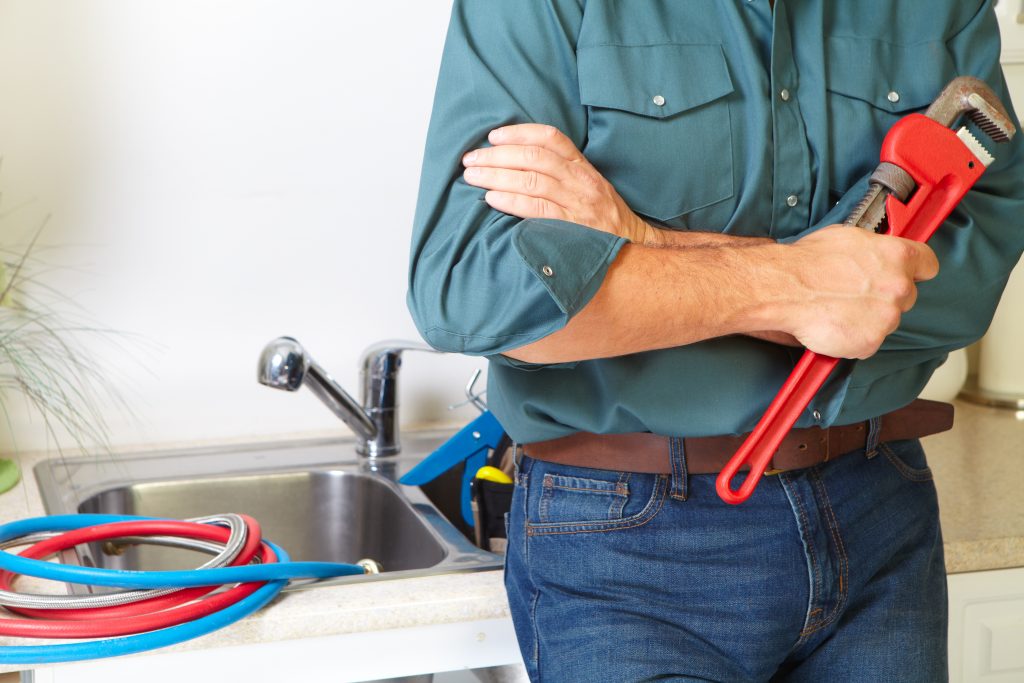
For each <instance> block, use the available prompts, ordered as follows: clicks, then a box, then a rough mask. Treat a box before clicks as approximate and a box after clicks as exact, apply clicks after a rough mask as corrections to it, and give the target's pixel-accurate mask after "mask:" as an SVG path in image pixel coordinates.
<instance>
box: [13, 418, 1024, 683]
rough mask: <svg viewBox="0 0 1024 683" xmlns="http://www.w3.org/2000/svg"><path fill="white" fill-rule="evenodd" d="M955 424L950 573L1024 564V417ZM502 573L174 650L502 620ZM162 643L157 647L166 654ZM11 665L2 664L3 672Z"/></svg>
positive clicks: (285, 601)
mask: <svg viewBox="0 0 1024 683" xmlns="http://www.w3.org/2000/svg"><path fill="white" fill-rule="evenodd" d="M956 410H957V416H956V426H955V427H954V429H953V430H952V431H950V432H947V433H944V434H938V435H935V436H931V437H928V438H926V439H925V440H924V445H925V448H926V451H927V453H928V457H929V462H930V465H931V467H932V470H933V471H934V473H935V479H936V484H937V487H938V491H939V502H940V507H941V515H942V526H943V533H944V538H945V550H946V565H947V569H948V571H949V572H950V573H958V572H971V571H983V570H988V569H1000V568H1007V567H1021V566H1024V504H1022V503H1021V502H1020V501H1019V495H1020V492H1021V491H1024V467H1022V466H1021V465H1022V462H1021V461H1022V460H1024V415H1021V416H1020V419H1018V417H1017V415H1016V414H1015V413H1014V412H1013V411H1007V410H999V409H995V408H987V407H982V406H976V405H972V404H969V403H965V402H962V401H958V402H957V404H956ZM46 457H52V454H47V453H35V454H22V455H21V456H19V461H20V464H21V467H22V473H23V474H22V476H23V478H22V481H21V482H20V483H19V484H18V486H17V487H16V488H14V489H12V490H11V491H9V492H7V493H5V494H3V495H0V521H4V522H6V521H11V520H15V519H20V518H24V517H32V516H38V515H42V514H44V511H43V505H42V501H41V498H40V495H39V492H38V489H37V487H36V482H35V478H34V476H33V470H32V468H33V466H34V465H35V464H36V463H37V462H39V461H40V460H42V459H44V458H46ZM508 614H509V613H508V603H507V601H506V598H505V592H504V586H503V583H502V573H501V572H500V571H483V572H475V573H460V574H448V575H441V576H433V577H419V578H409V579H396V580H389V581H377V582H370V583H364V584H347V585H340V586H327V587H321V588H316V589H312V590H305V591H295V592H290V593H287V594H284V595H283V596H281V597H279V598H278V599H277V600H276V601H275V602H274V603H272V604H271V605H270V606H268V607H267V608H266V609H264V610H262V611H261V612H259V613H258V614H256V615H254V616H252V617H249V618H248V619H245V620H244V621H242V622H240V623H236V624H234V625H232V626H230V627H228V628H225V629H222V630H220V631H217V632H216V633H213V634H210V635H208V636H205V637H203V638H200V639H197V640H194V641H190V642H188V643H184V644H182V645H179V646H175V648H172V649H173V650H175V651H185V650H196V649H207V648H217V647H225V646H231V645H241V644H253V643H267V642H276V641H284V640H291V639H299V638H310V637H316V636H329V635H337V634H346V633H356V632H369V631H381V630H387V629H394V628H403V627H414V626H430V625H437V624H450V623H454V622H464V621H477V620H487V619H504V618H507V617H508ZM166 651H167V650H162V652H166ZM14 669H17V667H0V671H9V670H14Z"/></svg>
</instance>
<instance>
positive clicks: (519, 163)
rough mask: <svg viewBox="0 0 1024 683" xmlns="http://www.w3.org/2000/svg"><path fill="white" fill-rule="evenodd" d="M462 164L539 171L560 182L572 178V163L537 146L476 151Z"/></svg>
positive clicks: (464, 159) (504, 146)
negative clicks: (570, 167)
mask: <svg viewBox="0 0 1024 683" xmlns="http://www.w3.org/2000/svg"><path fill="white" fill-rule="evenodd" d="M462 163H463V165H465V166H466V167H467V168H469V167H471V166H480V167H490V168H508V169H513V170H518V171H537V172H539V173H543V174H544V175H547V176H551V177H552V178H556V179H558V180H565V179H568V178H569V177H571V176H570V173H571V171H570V170H569V164H570V163H571V162H569V161H567V160H566V159H565V158H564V157H561V156H559V155H557V154H555V153H554V152H552V151H551V150H549V149H545V148H544V147H537V146H536V145H499V146H497V147H483V148H481V149H474V150H473V151H472V152H469V153H468V154H466V156H464V157H462Z"/></svg>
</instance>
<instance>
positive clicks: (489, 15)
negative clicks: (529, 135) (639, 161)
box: [407, 0, 624, 355]
mask: <svg viewBox="0 0 1024 683" xmlns="http://www.w3.org/2000/svg"><path fill="white" fill-rule="evenodd" d="M581 19H582V8H581V5H580V2H579V1H578V0H546V1H543V2H542V1H540V0H500V2H496V1H494V0H456V1H455V3H454V7H453V10H452V18H451V23H450V25H449V29H448V36H447V39H446V43H445V48H444V55H443V57H442V63H441V71H440V75H439V77H438V83H437V92H436V95H435V100H434V107H433V113H432V115H431V122H430V129H429V133H428V136H427V144H426V150H425V153H424V160H423V172H422V176H421V180H420V190H419V199H418V202H417V208H416V215H415V219H414V229H413V238H412V250H411V254H410V264H409V288H408V296H407V301H408V305H409V310H410V312H411V313H412V317H413V320H414V321H415V323H416V326H417V328H418V329H419V331H420V333H421V334H422V335H423V337H424V339H426V340H427V342H428V343H430V344H431V345H432V346H434V347H435V348H437V349H440V350H443V351H450V352H457V353H467V354H474V355H494V354H500V353H502V352H504V351H507V350H509V349H514V348H517V347H519V346H523V345H525V344H528V343H531V342H533V341H536V340H538V339H541V338H542V337H545V336H547V335H549V334H551V333H553V332H555V331H557V330H559V329H560V328H562V327H564V326H565V324H566V323H567V322H568V321H569V319H570V318H571V317H572V316H573V315H575V314H576V313H577V312H578V311H579V310H580V309H581V308H582V307H583V306H585V305H586V303H587V302H588V301H589V300H590V298H591V297H593V295H594V294H595V293H596V291H597V290H598V288H599V287H600V285H601V282H602V281H603V279H604V276H605V273H606V272H607V269H608V266H609V265H610V264H611V262H612V261H613V260H614V259H615V257H616V255H617V253H618V250H619V248H620V247H621V245H622V244H623V242H624V240H622V239H621V238H618V237H616V236H614V235H611V234H608V233H604V232H601V231H598V230H594V229H591V228H587V227H584V226H582V225H577V224H574V223H567V222H564V221H555V220H536V219H530V220H521V219H519V218H516V217H514V216H509V215H506V214H503V213H500V212H498V211H495V210H494V209H492V208H490V207H489V206H488V205H487V204H486V203H485V202H484V199H483V195H484V190H482V189H480V188H477V187H473V186H470V185H468V184H467V183H465V182H464V181H463V179H462V171H463V167H462V163H461V160H462V156H463V155H464V154H465V153H466V152H467V151H469V150H471V149H474V148H477V147H481V146H483V145H485V144H486V140H487V134H488V133H489V132H490V131H491V130H492V129H493V128H496V127H498V126H503V125H509V124H516V123H527V122H542V123H546V124H551V125H554V126H556V127H557V128H559V129H560V130H561V131H562V132H563V133H565V134H566V135H567V136H568V137H569V138H570V139H572V141H573V142H574V143H575V144H576V145H577V146H578V147H582V146H583V143H584V139H585V136H586V129H587V125H586V110H585V108H584V107H583V106H582V105H581V104H580V102H579V86H578V81H577V75H576V57H575V45H576V39H577V35H578V32H579V26H580V23H581Z"/></svg>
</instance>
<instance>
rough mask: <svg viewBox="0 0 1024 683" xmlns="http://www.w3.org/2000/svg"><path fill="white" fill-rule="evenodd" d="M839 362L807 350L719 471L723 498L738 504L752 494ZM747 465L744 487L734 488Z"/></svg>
mask: <svg viewBox="0 0 1024 683" xmlns="http://www.w3.org/2000/svg"><path fill="white" fill-rule="evenodd" d="M838 363H839V359H838V358H832V357H831V356H823V355H821V354H818V353H814V352H813V351H804V355H803V356H801V358H800V360H799V362H797V364H796V367H794V368H793V372H792V373H790V375H789V378H788V379H787V380H786V383H785V384H783V385H782V389H780V390H779V393H778V394H777V395H776V396H775V399H774V400H773V401H772V402H771V405H769V406H768V410H767V411H765V414H764V416H763V417H762V418H761V420H760V422H758V423H757V426H756V427H754V431H752V432H751V433H750V436H748V437H747V439H746V441H744V442H743V445H741V446H740V448H739V450H738V451H736V455H734V456H732V459H730V460H729V462H728V463H727V464H726V465H725V467H724V468H723V469H722V471H721V472H719V473H718V479H717V480H716V482H715V487H716V489H717V491H718V496H719V497H720V498H721V499H722V500H724V501H725V502H726V503H732V504H733V505H737V504H739V503H742V502H743V501H745V500H746V499H747V498H749V497H750V494H752V493H753V492H754V489H755V488H756V487H757V483H758V481H759V480H760V479H761V476H762V475H763V474H764V473H765V470H766V469H767V468H768V463H770V462H771V459H772V457H773V456H774V455H775V452H776V451H777V450H778V449H779V446H780V445H781V444H782V440H783V439H785V438H786V435H787V434H788V433H789V430H790V429H791V428H792V427H793V424H794V423H795V422H796V421H797V419H798V418H799V417H800V414H801V413H803V411H804V409H805V408H807V404H808V403H810V401H811V399H812V398H814V395H815V394H816V393H818V389H820V388H821V385H822V384H824V383H825V380H826V379H828V376H829V375H830V374H832V370H833V369H835V367H836V365H837V364H838ZM744 465H749V466H750V472H749V473H748V474H747V477H746V479H744V480H743V483H742V484H740V487H739V488H738V489H733V488H732V485H731V482H732V478H733V477H734V476H735V475H736V473H737V472H739V471H740V469H741V468H742V467H743V466H744Z"/></svg>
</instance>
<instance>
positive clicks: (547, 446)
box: [523, 399, 953, 474]
mask: <svg viewBox="0 0 1024 683" xmlns="http://www.w3.org/2000/svg"><path fill="white" fill-rule="evenodd" d="M880 420H881V435H880V437H879V441H882V442H885V441H899V440H901V439H917V438H920V437H922V436H928V435H929V434H938V433H939V432H944V431H946V430H948V429H950V428H951V427H952V426H953V406H951V405H950V404H948V403H939V402H937V401H925V400H923V399H918V400H916V401H914V402H913V403H911V404H910V405H908V406H906V407H903V408H900V409H899V410H894V411H893V412H891V413H886V414H885V415H883V416H882V417H881V418H880ZM868 424H869V423H868V422H858V423H856V424H852V425H844V426H841V427H829V428H828V429H821V428H819V427H808V428H805V429H794V430H792V431H790V433H789V434H788V435H787V436H786V438H785V440H783V442H782V445H781V446H780V447H779V450H778V452H777V453H776V454H775V457H774V458H773V459H772V462H771V464H770V465H769V470H768V473H773V472H784V471H786V470H798V469H802V468H804V467H812V466H814V465H818V464H820V463H823V462H828V461H829V460H831V459H834V458H837V457H839V456H840V455H843V454H844V453H850V452H852V451H856V450H859V449H862V448H864V447H865V446H866V445H867V438H868ZM744 439H746V435H745V434H744V435H741V436H705V437H696V438H693V437H685V438H684V439H683V449H684V452H685V454H686V469H687V472H689V473H690V474H717V473H718V472H719V471H720V470H721V469H722V468H723V467H725V464H726V463H727V462H728V461H729V459H730V458H731V457H732V455H733V453H735V452H736V450H737V449H738V448H739V447H740V444H742V443H743V441H744ZM523 452H524V453H526V455H528V456H530V457H531V458H536V459H538V460H546V461H548V462H554V463H559V464H562V465H573V466H578V467H594V468H597V469H600V470H619V471H626V472H648V473H653V474H671V473H672V466H671V462H670V461H669V437H667V436H658V435H657V434H650V433H641V432H635V433H631V434H591V433H589V432H577V433H576V434H571V435H569V436H564V437H561V438H559V439H552V440H550V441H537V442H534V443H528V444H523Z"/></svg>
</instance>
